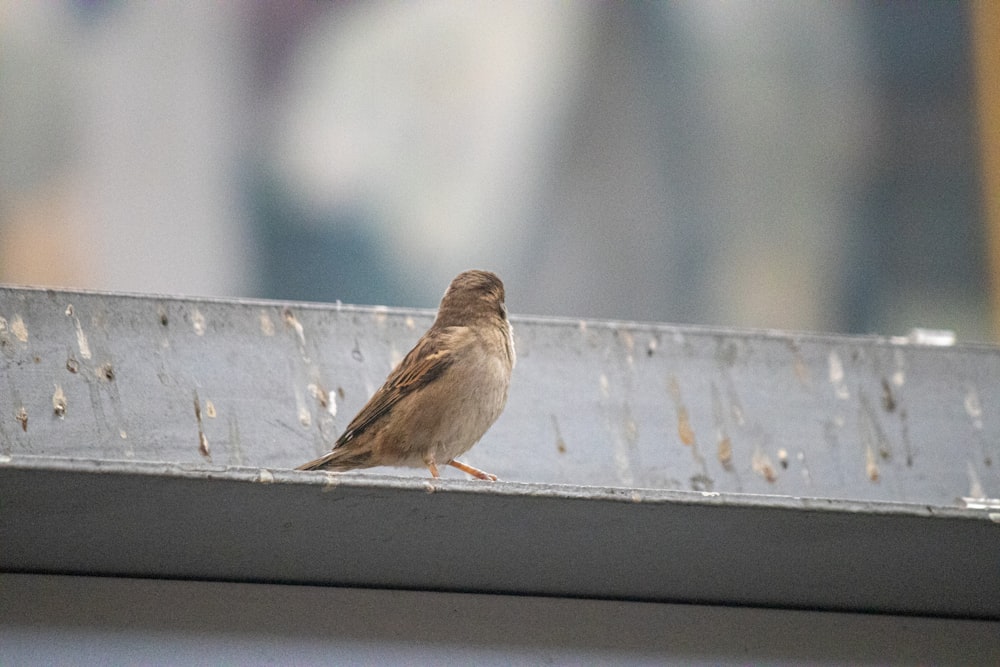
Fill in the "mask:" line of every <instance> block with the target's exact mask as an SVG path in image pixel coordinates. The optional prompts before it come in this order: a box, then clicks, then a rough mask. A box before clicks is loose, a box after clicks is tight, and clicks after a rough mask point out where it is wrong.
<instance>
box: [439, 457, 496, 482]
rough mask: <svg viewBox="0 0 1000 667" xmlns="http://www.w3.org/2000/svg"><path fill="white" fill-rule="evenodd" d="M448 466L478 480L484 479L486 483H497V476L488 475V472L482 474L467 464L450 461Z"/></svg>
mask: <svg viewBox="0 0 1000 667" xmlns="http://www.w3.org/2000/svg"><path fill="white" fill-rule="evenodd" d="M448 465H450V466H451V467H453V468H458V469H459V470H461V471H462V472H467V473H469V474H470V475H472V476H473V477H478V478H479V479H485V480H486V481H488V482H495V481H497V476H496V475H493V474H490V473H488V472H483V471H482V470H480V469H479V468H473V467H472V466H470V465H469V464H467V463H462V462H461V461H456V460H454V459H452V460H451V461H448ZM435 476H436V475H435Z"/></svg>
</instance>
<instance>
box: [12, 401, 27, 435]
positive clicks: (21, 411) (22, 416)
mask: <svg viewBox="0 0 1000 667" xmlns="http://www.w3.org/2000/svg"><path fill="white" fill-rule="evenodd" d="M14 419H16V420H17V421H18V422H20V424H21V430H22V431H24V432H25V433H27V432H28V409H27V408H25V407H24V406H23V405H22V406H21V407H20V408H18V409H17V414H16V415H14Z"/></svg>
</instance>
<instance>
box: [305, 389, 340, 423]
mask: <svg viewBox="0 0 1000 667" xmlns="http://www.w3.org/2000/svg"><path fill="white" fill-rule="evenodd" d="M306 389H307V390H308V391H309V395H310V396H312V397H313V398H314V399H315V400H316V402H318V403H319V405H320V407H321V408H323V409H324V410H326V411H327V412H329V413H330V415H331V416H332V417H336V416H337V399H336V397H335V396H334V395H333V394H331V393H330V392H328V391H327V390H326V388H325V387H323V386H322V385H320V384H317V383H315V382H310V383H309V384H308V385H307V386H306Z"/></svg>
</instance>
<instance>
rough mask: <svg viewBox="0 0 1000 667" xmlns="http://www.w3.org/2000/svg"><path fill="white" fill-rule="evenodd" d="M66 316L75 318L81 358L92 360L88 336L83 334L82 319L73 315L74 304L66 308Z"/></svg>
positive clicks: (77, 345)
mask: <svg viewBox="0 0 1000 667" xmlns="http://www.w3.org/2000/svg"><path fill="white" fill-rule="evenodd" d="M66 314H67V315H69V316H70V317H72V318H73V324H74V325H75V326H76V347H77V349H79V350H80V356H81V357H83V358H84V359H90V342H89V341H88V340H87V334H85V333H84V332H83V325H82V324H80V318H79V317H77V316H76V315H74V314H73V305H72V304H70V305H69V306H67V307H66Z"/></svg>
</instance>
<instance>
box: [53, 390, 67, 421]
mask: <svg viewBox="0 0 1000 667" xmlns="http://www.w3.org/2000/svg"><path fill="white" fill-rule="evenodd" d="M52 412H53V413H55V415H56V417H59V418H60V419H62V418H63V417H65V416H66V394H65V393H63V388H62V387H61V386H60V385H58V384H57V385H56V390H55V392H54V393H53V394H52Z"/></svg>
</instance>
